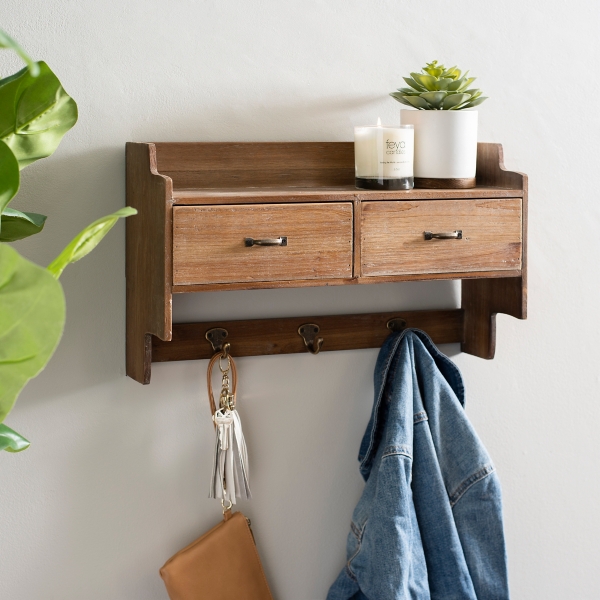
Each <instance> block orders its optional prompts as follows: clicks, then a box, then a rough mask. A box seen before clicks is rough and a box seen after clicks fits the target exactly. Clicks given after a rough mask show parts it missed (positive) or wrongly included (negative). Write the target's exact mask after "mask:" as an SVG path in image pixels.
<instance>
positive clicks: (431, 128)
mask: <svg viewBox="0 0 600 600" xmlns="http://www.w3.org/2000/svg"><path fill="white" fill-rule="evenodd" d="M477 116H478V112H477V111H476V110H410V109H406V110H404V109H403V110H401V111H400V121H401V123H402V124H403V125H404V124H410V125H414V127H415V165H414V175H415V184H416V183H417V181H416V180H417V179H443V180H456V181H455V182H453V181H445V182H444V183H445V184H447V185H449V186H450V187H475V180H474V179H475V168H476V164H477ZM453 183H454V185H453Z"/></svg>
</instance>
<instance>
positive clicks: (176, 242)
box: [127, 142, 527, 383]
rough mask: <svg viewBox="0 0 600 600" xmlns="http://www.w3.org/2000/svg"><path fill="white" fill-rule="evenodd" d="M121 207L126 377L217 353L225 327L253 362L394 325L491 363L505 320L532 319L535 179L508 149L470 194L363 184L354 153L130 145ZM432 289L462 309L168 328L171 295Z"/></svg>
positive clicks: (482, 147) (483, 149) (268, 146)
mask: <svg viewBox="0 0 600 600" xmlns="http://www.w3.org/2000/svg"><path fill="white" fill-rule="evenodd" d="M127 202H128V204H129V205H130V206H133V207H135V208H137V209H138V215H137V216H136V217H133V218H130V219H127V374H128V375H129V376H130V377H132V378H133V379H135V380H137V381H139V382H141V383H149V382H150V370H151V363H152V362H153V361H155V362H156V361H170V360H190V359H199V358H208V357H210V356H211V355H212V353H213V348H212V346H211V345H210V344H209V342H208V341H207V339H206V338H205V334H206V332H207V331H208V330H209V329H213V328H216V327H221V328H225V329H227V331H228V338H227V341H229V342H230V343H231V344H232V348H233V352H234V354H235V356H250V355H261V354H282V353H292V352H307V351H308V349H307V347H306V346H305V343H304V341H303V338H302V337H301V336H300V335H299V333H298V329H299V327H300V326H302V325H303V324H306V323H315V324H317V325H318V327H319V336H321V337H322V338H323V339H324V340H325V341H324V343H323V345H322V350H323V351H326V350H344V349H353V348H373V347H378V346H381V344H382V343H383V340H384V339H385V337H386V335H387V334H389V330H388V329H387V327H386V324H387V323H388V321H389V320H390V319H391V318H393V317H398V318H402V319H404V320H405V321H406V324H407V326H409V327H418V328H420V329H424V330H425V331H427V332H428V333H429V334H430V335H431V336H432V338H433V340H434V342H436V343H448V342H460V343H461V345H462V350H463V351H464V352H468V353H470V354H474V355H476V356H480V357H482V358H493V356H494V351H495V315H496V313H499V312H500V313H506V314H509V315H512V316H514V317H517V318H520V319H524V318H525V317H526V257H527V253H526V247H527V244H526V239H527V237H526V231H527V228H526V223H527V177H526V175H523V174H521V173H515V172H511V171H506V170H505V169H504V165H503V158H502V147H501V146H500V145H499V144H479V145H478V158H477V187H475V188H472V189H466V190H425V189H415V190H408V191H389V192H388V191H369V190H357V189H356V188H355V187H354V154H353V144H352V143H346V142H298V143H165V142H163V143H155V144H153V143H129V144H127ZM425 232H432V233H434V234H435V233H452V234H454V232H460V234H458V233H456V234H454V235H453V236H452V238H453V239H452V238H450V239H439V238H436V237H435V236H433V237H431V236H429V237H428V235H426V234H425ZM443 237H444V236H443ZM445 237H448V236H445ZM284 238H285V239H284ZM250 239H252V240H253V241H252V242H250V241H247V240H250ZM424 279H461V280H462V307H461V308H460V309H456V310H449V311H442V310H439V311H413V312H410V311H404V312H402V311H399V312H398V313H373V314H365V315H338V316H327V317H298V318H288V319H255V320H250V321H230V322H217V323H192V324H175V325H173V323H172V308H171V299H172V294H176V293H186V292H200V291H207V292H208V291H214V290H239V289H245V290H250V289H264V288H281V287H305V286H324V285H361V284H369V283H382V282H392V281H414V280H424Z"/></svg>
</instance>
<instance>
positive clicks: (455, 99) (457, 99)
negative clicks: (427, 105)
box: [442, 94, 471, 110]
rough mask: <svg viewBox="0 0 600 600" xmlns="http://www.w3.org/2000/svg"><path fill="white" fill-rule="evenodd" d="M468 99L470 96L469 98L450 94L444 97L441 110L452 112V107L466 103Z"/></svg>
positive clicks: (466, 95) (465, 95)
mask: <svg viewBox="0 0 600 600" xmlns="http://www.w3.org/2000/svg"><path fill="white" fill-rule="evenodd" d="M470 98H471V96H469V94H450V95H449V96H446V99H445V100H444V103H443V104H442V109H443V110H452V109H453V108H454V107H456V106H458V105H460V104H462V103H463V102H466V101H467V100H469V99H470Z"/></svg>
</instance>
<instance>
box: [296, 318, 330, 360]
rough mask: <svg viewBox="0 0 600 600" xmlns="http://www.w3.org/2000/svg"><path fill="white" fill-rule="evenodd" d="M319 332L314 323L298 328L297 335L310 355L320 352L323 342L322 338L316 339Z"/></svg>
mask: <svg viewBox="0 0 600 600" xmlns="http://www.w3.org/2000/svg"><path fill="white" fill-rule="evenodd" d="M319 331H320V328H319V326H318V325H315V323H305V324H304V325H300V327H298V333H299V334H300V335H301V336H302V339H303V340H304V345H305V346H306V347H307V349H308V351H309V352H310V353H311V354H319V352H320V351H321V346H322V345H323V341H324V340H323V338H322V337H319V338H318V337H316V336H317V334H318V333H319Z"/></svg>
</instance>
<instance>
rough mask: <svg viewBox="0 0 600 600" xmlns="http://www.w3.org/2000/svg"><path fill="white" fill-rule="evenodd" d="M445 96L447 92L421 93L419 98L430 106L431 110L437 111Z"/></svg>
mask: <svg viewBox="0 0 600 600" xmlns="http://www.w3.org/2000/svg"><path fill="white" fill-rule="evenodd" d="M447 95H448V94H447V92H423V93H422V94H421V96H420V97H421V98H423V99H424V100H426V101H427V102H428V103H429V104H431V106H433V108H438V109H439V108H440V107H441V105H442V102H443V101H444V98H445V97H446V96H447Z"/></svg>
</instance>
